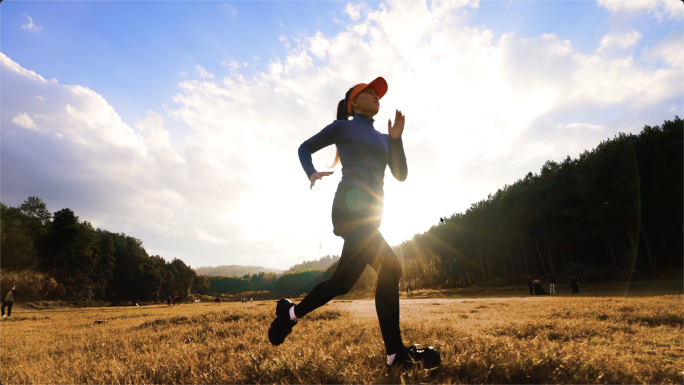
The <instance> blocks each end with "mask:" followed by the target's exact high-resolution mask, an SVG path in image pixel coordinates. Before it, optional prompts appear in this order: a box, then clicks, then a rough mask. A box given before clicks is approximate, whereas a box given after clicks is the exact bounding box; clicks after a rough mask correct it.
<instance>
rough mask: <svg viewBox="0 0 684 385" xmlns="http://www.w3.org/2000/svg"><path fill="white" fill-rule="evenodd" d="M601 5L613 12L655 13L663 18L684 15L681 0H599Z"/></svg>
mask: <svg viewBox="0 0 684 385" xmlns="http://www.w3.org/2000/svg"><path fill="white" fill-rule="evenodd" d="M598 3H599V5H601V6H603V7H605V8H606V9H608V10H609V11H611V12H620V11H626V12H639V11H646V12H649V13H653V14H654V15H655V16H656V17H658V18H662V17H663V16H665V15H667V16H668V17H671V18H674V17H679V16H682V15H684V6H683V5H682V2H681V0H629V1H624V0H598Z"/></svg>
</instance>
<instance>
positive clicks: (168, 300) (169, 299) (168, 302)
mask: <svg viewBox="0 0 684 385" xmlns="http://www.w3.org/2000/svg"><path fill="white" fill-rule="evenodd" d="M166 306H171V296H169V297H168V298H167V299H166Z"/></svg>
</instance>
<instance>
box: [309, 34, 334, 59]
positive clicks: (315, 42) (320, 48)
mask: <svg viewBox="0 0 684 385" xmlns="http://www.w3.org/2000/svg"><path fill="white" fill-rule="evenodd" d="M309 42H310V44H311V47H310V50H311V53H313V54H314V55H316V56H317V57H319V58H322V57H324V56H325V51H326V50H327V49H328V47H329V46H330V42H329V41H328V39H326V38H325V37H323V34H322V33H321V32H320V31H316V34H315V35H314V37H312V38H310V39H309Z"/></svg>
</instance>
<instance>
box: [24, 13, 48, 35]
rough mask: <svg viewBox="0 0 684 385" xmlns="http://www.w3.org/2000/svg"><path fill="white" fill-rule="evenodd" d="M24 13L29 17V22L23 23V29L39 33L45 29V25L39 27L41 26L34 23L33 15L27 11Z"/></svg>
mask: <svg viewBox="0 0 684 385" xmlns="http://www.w3.org/2000/svg"><path fill="white" fill-rule="evenodd" d="M23 15H24V16H26V18H27V19H28V23H26V24H22V25H21V29H28V30H29V31H31V32H33V33H38V32H40V31H41V30H42V29H43V27H39V26H37V25H35V24H33V18H31V16H29V15H27V14H25V13H24V14H23Z"/></svg>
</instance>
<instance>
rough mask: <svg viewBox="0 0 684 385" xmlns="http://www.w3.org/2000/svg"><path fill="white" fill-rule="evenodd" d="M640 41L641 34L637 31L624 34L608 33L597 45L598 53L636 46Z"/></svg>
mask: <svg viewBox="0 0 684 385" xmlns="http://www.w3.org/2000/svg"><path fill="white" fill-rule="evenodd" d="M640 39H641V33H640V32H638V31H632V32H626V33H613V32H611V33H609V34H607V35H605V36H604V37H603V38H602V39H601V43H600V45H599V48H598V50H599V52H600V51H604V50H606V49H611V48H617V49H622V48H627V47H629V46H632V45H634V44H636V43H637V42H638V41H639V40H640Z"/></svg>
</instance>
